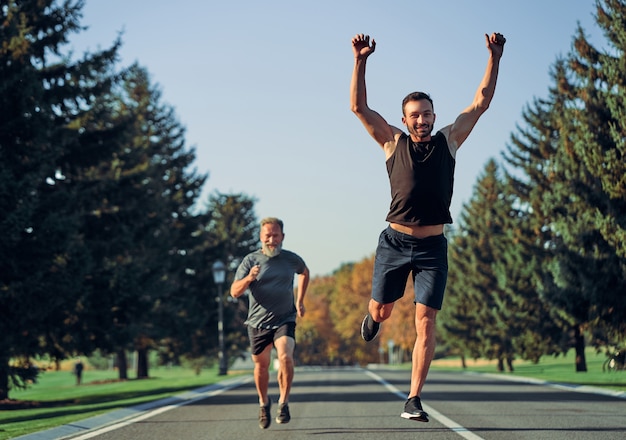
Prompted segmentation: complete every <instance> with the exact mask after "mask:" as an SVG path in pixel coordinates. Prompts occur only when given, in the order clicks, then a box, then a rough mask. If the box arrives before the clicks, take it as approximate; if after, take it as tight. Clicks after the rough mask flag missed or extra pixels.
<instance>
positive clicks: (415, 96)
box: [402, 92, 435, 116]
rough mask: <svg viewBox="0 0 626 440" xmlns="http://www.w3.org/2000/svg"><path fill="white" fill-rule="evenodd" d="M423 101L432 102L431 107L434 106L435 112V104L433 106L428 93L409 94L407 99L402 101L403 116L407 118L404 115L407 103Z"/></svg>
mask: <svg viewBox="0 0 626 440" xmlns="http://www.w3.org/2000/svg"><path fill="white" fill-rule="evenodd" d="M422 99H425V100H426V101H428V102H430V105H432V106H433V110H435V104H433V100H432V98H431V97H430V95H429V94H428V93H424V92H412V93H409V94H408V95H406V97H405V98H404V99H403V100H402V115H403V116H406V115H405V114H404V106H405V105H406V103H407V102H409V101H421V100H422Z"/></svg>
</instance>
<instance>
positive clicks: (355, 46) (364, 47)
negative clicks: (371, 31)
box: [352, 34, 376, 59]
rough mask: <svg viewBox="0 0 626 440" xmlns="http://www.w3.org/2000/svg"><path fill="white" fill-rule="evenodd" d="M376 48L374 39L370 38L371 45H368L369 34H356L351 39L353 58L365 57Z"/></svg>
mask: <svg viewBox="0 0 626 440" xmlns="http://www.w3.org/2000/svg"><path fill="white" fill-rule="evenodd" d="M375 50H376V40H374V39H373V38H372V45H371V46H370V36H369V35H364V34H357V35H356V36H355V37H354V38H353V39H352V51H353V52H354V58H357V59H359V58H362V59H366V58H367V57H369V56H370V55H371V54H373V53H374V51H375Z"/></svg>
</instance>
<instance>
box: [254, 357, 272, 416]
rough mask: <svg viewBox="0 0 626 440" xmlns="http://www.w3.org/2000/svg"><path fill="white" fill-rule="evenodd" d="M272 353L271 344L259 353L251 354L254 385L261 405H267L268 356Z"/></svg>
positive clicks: (268, 381)
mask: <svg viewBox="0 0 626 440" xmlns="http://www.w3.org/2000/svg"><path fill="white" fill-rule="evenodd" d="M271 354H272V345H268V346H267V347H265V350H263V351H262V352H261V353H259V354H256V355H255V354H253V355H252V361H253V362H254V383H255V385H256V391H257V393H258V395H259V404H260V405H261V406H267V404H268V403H269V401H270V399H269V398H268V396H267V390H268V388H269V383H270V372H269V368H270V358H271Z"/></svg>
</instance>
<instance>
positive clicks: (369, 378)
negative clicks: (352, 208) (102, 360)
mask: <svg viewBox="0 0 626 440" xmlns="http://www.w3.org/2000/svg"><path fill="white" fill-rule="evenodd" d="M273 376H274V377H272V382H271V383H270V392H271V395H272V397H273V400H274V401H275V400H276V399H277V395H278V388H277V385H276V382H275V375H274V374H273ZM251 379H252V378H251V377H246V378H244V380H243V381H240V382H232V381H230V383H229V384H228V386H226V387H225V388H223V389H214V388H212V389H210V390H209V391H207V392H204V393H201V394H199V395H197V396H195V397H194V398H187V399H186V400H178V401H176V400H173V401H172V403H171V404H170V405H168V406H161V407H160V408H155V409H153V410H151V411H146V412H145V413H143V414H141V416H140V417H134V418H131V419H129V420H126V421H124V422H122V423H117V424H112V425H110V426H108V427H106V428H103V429H95V430H91V431H89V432H87V433H82V434H80V435H75V436H73V437H72V438H73V439H74V440H86V439H96V440H127V439H128V440H130V439H133V440H141V439H146V440H148V439H149V440H158V439H164V440H165V439H167V440H192V439H216V440H229V439H233V440H249V439H263V438H272V439H290V440H292V439H294V440H298V439H332V440H344V439H359V440H361V439H363V440H367V439H385V440H389V439H402V440H406V439H407V438H411V437H417V436H424V435H427V436H428V438H429V440H430V439H432V440H444V439H445V440H447V439H450V440H459V439H468V440H480V439H485V440H491V439H493V440H495V439H497V440H507V439H516V440H519V439H550V440H554V439H567V440H578V439H594V440H600V439H601V440H609V439H624V438H626V399H624V398H618V397H614V396H609V395H603V394H594V393H588V392H577V391H574V390H571V389H567V388H566V387H554V386H548V385H545V384H540V383H528V382H522V381H510V380H505V379H502V378H499V377H495V375H493V376H492V375H479V374H462V373H447V372H436V371H433V372H431V373H430V375H429V378H428V382H427V384H426V387H425V389H424V392H423V396H422V400H423V401H424V403H425V404H426V405H425V407H424V409H425V410H426V411H428V413H429V414H430V418H431V420H430V422H429V423H420V422H413V421H409V420H405V419H403V418H401V417H400V412H401V411H402V409H403V405H404V400H405V399H406V392H407V390H408V387H409V372H408V371H398V370H391V369H387V370H385V369H377V370H366V369H360V368H347V369H321V368H318V369H311V368H299V369H297V370H296V376H295V380H294V385H293V389H292V394H291V399H290V408H291V415H292V420H291V422H290V423H289V424H284V425H279V424H277V423H276V422H275V420H272V424H271V426H270V427H269V429H267V430H261V429H260V428H259V427H258V422H257V417H258V400H257V396H256V391H255V388H254V383H253V381H252V380H251ZM276 407H277V405H276V403H274V405H273V408H272V417H275V414H276V411H275V410H276Z"/></svg>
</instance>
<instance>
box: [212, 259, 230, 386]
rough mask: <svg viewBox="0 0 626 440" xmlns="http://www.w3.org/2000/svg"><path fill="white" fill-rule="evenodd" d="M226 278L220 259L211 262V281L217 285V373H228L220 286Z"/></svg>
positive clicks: (224, 267)
mask: <svg viewBox="0 0 626 440" xmlns="http://www.w3.org/2000/svg"><path fill="white" fill-rule="evenodd" d="M225 280H226V266H225V265H224V263H222V262H221V261H220V260H217V261H216V262H215V263H213V282H214V283H215V285H216V286H217V298H215V300H216V301H217V318H218V321H217V334H218V338H219V373H218V374H219V375H220V376H224V375H226V374H227V373H228V365H227V364H226V349H225V347H224V298H223V297H222V296H223V294H222V286H223V284H224V281H225Z"/></svg>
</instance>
